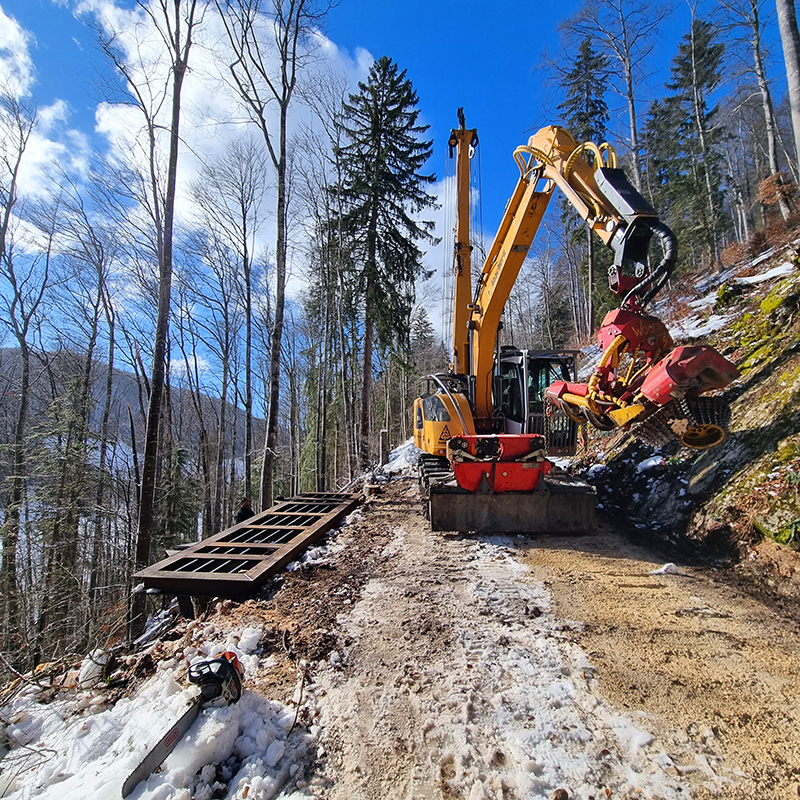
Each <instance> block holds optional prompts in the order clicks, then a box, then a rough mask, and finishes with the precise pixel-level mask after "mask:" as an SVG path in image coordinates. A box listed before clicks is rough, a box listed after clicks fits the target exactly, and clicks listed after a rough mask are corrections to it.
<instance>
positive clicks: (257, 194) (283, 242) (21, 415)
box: [0, 0, 800, 670]
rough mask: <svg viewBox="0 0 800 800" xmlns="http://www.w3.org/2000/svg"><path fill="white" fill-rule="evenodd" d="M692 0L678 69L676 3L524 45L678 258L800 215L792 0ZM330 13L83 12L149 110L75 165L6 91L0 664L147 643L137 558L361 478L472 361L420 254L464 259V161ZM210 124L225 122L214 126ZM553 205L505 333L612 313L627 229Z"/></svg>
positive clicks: (409, 91)
mask: <svg viewBox="0 0 800 800" xmlns="http://www.w3.org/2000/svg"><path fill="white" fill-rule="evenodd" d="M342 2H343V3H346V2H347V0H342ZM691 9H692V14H691V21H690V24H689V26H688V27H687V28H686V29H685V30H683V31H682V32H681V33H680V36H679V38H677V39H676V40H675V41H674V43H673V52H672V56H671V60H670V61H669V63H668V65H667V67H666V72H667V79H666V81H664V82H663V83H658V84H655V83H654V82H653V80H651V78H650V76H652V75H653V74H654V72H655V68H654V66H653V65H652V64H651V61H650V60H651V58H652V53H653V48H654V43H655V42H656V41H658V40H659V38H663V36H664V30H665V28H666V26H667V24H668V23H670V19H671V15H672V14H673V13H674V9H673V8H672V7H670V6H669V5H667V4H661V5H658V4H652V3H644V4H642V3H638V4H637V3H633V2H630V0H586V2H585V3H584V5H583V6H581V7H580V9H579V11H578V12H577V13H576V14H574V15H573V16H571V17H569V18H566V19H563V20H562V21H561V22H560V24H559V32H560V40H559V41H557V42H552V43H550V44H549V45H548V48H547V49H546V51H543V52H542V53H540V54H537V53H535V52H534V51H533V50H531V64H530V68H531V69H535V70H538V72H539V73H540V74H541V76H542V80H543V81H545V82H546V84H547V86H548V87H549V88H548V91H549V92H550V95H551V97H552V98H553V103H552V108H551V110H550V114H551V116H550V117H549V118H547V119H536V118H534V112H533V111H532V114H531V116H532V118H531V120H530V125H531V132H532V131H534V130H536V129H537V128H538V127H541V126H542V125H545V124H550V123H554V124H560V125H563V126H564V127H566V128H568V129H569V130H570V131H571V132H572V133H573V135H574V136H575V138H576V139H578V140H581V141H584V140H592V141H595V142H597V143H600V142H605V141H608V142H610V143H611V144H613V146H614V147H615V148H616V150H617V152H618V153H619V156H620V162H621V165H622V166H623V167H624V168H625V170H626V172H627V174H628V176H629V177H630V178H631V181H632V182H633V183H634V185H635V186H636V187H637V188H638V189H639V190H640V191H641V192H642V194H643V195H644V196H645V197H646V198H647V199H648V201H649V202H650V203H651V204H652V205H653V207H654V208H656V209H657V210H658V212H659V214H660V215H661V218H662V219H663V220H664V221H665V222H666V223H667V224H668V225H669V226H670V227H671V228H672V230H673V231H675V233H676V234H677V237H678V241H679V253H680V260H679V265H678V271H677V276H678V277H677V278H676V280H678V281H681V280H688V278H689V277H690V276H692V275H694V274H696V273H698V272H709V271H714V270H722V269H723V268H724V267H725V266H726V265H729V264H731V263H733V262H734V261H736V260H737V259H739V258H741V257H743V255H745V254H750V255H754V254H757V253H759V252H761V251H762V250H764V249H766V248H767V247H768V246H769V245H770V244H771V243H774V242H776V241H780V240H782V239H785V238H787V237H788V236H789V235H790V232H791V231H793V229H794V228H795V227H796V226H797V224H798V222H799V221H800V217H798V205H797V204H798V193H797V188H798V152H800V146H799V145H800V36H799V35H798V27H797V20H796V16H795V7H794V3H793V2H790V1H789V0H776V3H775V4H773V3H772V0H716V1H715V2H705V3H693V4H692V5H691ZM327 13H329V9H328V8H327V7H326V5H325V3H324V2H317V0H138V2H137V3H131V4H128V9H127V11H126V12H125V13H119V14H117V15H112V14H102V13H99V12H98V13H97V14H94V15H92V14H87V17H86V20H85V22H86V24H87V25H88V26H90V27H91V28H92V30H93V36H94V39H95V40H96V44H97V47H98V48H99V49H100V50H101V51H102V54H103V57H104V62H105V64H106V71H105V73H104V74H103V76H100V77H98V80H102V82H103V86H102V93H103V95H104V97H105V98H106V101H105V105H104V108H105V109H106V112H107V114H109V115H111V114H114V115H116V117H115V119H116V121H117V122H119V120H122V121H123V122H124V124H123V125H117V126H116V127H115V128H114V132H113V134H111V135H113V136H116V137H119V138H118V141H117V142H116V144H117V145H118V146H117V147H115V148H113V149H108V150H106V151H102V152H101V151H97V152H91V153H89V154H88V155H87V156H85V157H83V158H80V159H79V158H77V157H75V153H70V152H59V153H49V154H46V153H43V152H42V149H41V147H40V146H39V143H40V142H41V140H42V134H43V132H44V131H46V128H47V125H48V124H49V117H48V114H47V113H44V112H43V110H42V109H41V108H39V107H38V106H37V99H36V94H35V91H33V92H27V91H22V90H21V89H20V87H19V86H18V85H16V84H15V83H14V80H13V76H12V78H11V79H9V80H7V81H6V84H5V85H4V86H2V87H0V93H1V94H2V96H0V128H1V129H2V130H1V133H0V153H1V154H2V159H1V160H0V303H1V304H2V313H1V314H0V317H1V318H2V323H3V327H2V330H3V339H2V341H0V382H2V393H1V394H0V495H1V496H0V546H1V547H2V560H1V561H0V582H2V595H1V602H2V605H1V606H0V657H2V662H3V663H2V664H0V669H2V670H23V669H25V670H27V669H31V668H32V667H34V666H35V665H37V664H39V663H42V662H47V661H50V660H53V659H56V658H63V657H65V655H67V654H70V653H85V652H89V651H90V650H91V649H92V648H93V647H95V646H105V645H106V644H107V642H109V641H111V640H113V639H114V638H115V637H124V636H126V635H132V634H134V635H135V634H136V633H137V631H140V630H141V626H142V625H143V618H142V611H143V603H144V596H143V595H142V594H140V593H136V592H135V591H134V589H135V587H134V585H133V578H132V576H133V574H134V572H135V571H136V570H137V569H139V568H141V567H143V566H146V565H148V564H150V563H153V562H154V561H156V560H158V559H160V558H161V557H162V556H163V554H164V552H165V550H166V549H167V548H172V547H175V546H176V545H178V544H181V543H186V542H193V541H196V540H197V539H199V538H202V537H207V536H210V535H212V534H213V533H216V532H218V531H220V530H222V529H224V528H225V527H227V526H229V525H230V524H232V521H233V518H234V516H235V514H236V512H237V510H238V509H239V506H240V504H241V502H242V500H243V499H244V498H245V497H247V498H252V502H253V507H254V508H255V509H256V510H258V509H265V508H268V507H269V506H270V505H271V504H272V502H273V499H274V498H277V497H283V496H290V495H292V494H294V493H297V492H299V491H326V490H339V489H344V488H346V487H348V486H349V485H350V484H351V482H352V481H354V479H355V478H356V477H357V476H358V475H360V474H361V473H362V472H363V471H364V470H365V469H368V468H369V466H370V465H371V464H374V463H375V461H376V459H377V457H378V446H379V433H380V431H381V430H388V431H389V440H390V442H391V443H392V445H396V444H399V443H401V442H403V441H405V440H406V439H408V438H409V437H410V436H411V433H412V429H411V422H412V421H411V407H412V403H413V399H414V397H415V396H416V395H417V394H418V392H419V385H418V381H417V379H418V378H420V377H421V376H424V375H427V374H428V373H431V372H437V371H443V370H446V369H447V365H448V362H449V359H450V354H449V351H448V348H449V342H450V339H449V332H448V330H447V329H446V325H447V318H448V313H449V311H448V310H447V306H446V297H445V301H444V302H443V301H441V300H440V299H439V294H441V293H442V280H441V278H439V277H436V278H434V277H432V275H433V272H434V267H435V266H436V265H435V264H433V263H432V262H431V261H430V260H426V254H428V253H429V252H431V251H432V250H433V249H434V248H437V247H441V248H443V249H445V250H446V251H447V252H448V258H449V257H450V255H449V254H450V250H451V249H452V234H451V229H452V214H453V209H452V208H451V207H450V206H451V205H452V200H451V198H450V195H451V194H452V192H450V191H449V190H448V189H447V188H446V187H447V186H449V185H450V184H451V183H452V175H448V174H447V170H448V169H450V165H449V164H447V165H445V164H444V163H442V164H439V163H435V161H434V159H433V158H432V153H433V144H434V143H433V140H432V138H431V133H430V130H429V128H428V126H427V125H426V124H425V122H424V119H425V117H424V113H425V109H424V104H423V101H422V100H421V99H420V97H419V95H418V93H417V91H416V90H415V86H414V79H415V76H414V75H413V74H410V72H409V71H408V70H407V68H406V67H405V65H404V64H402V63H398V62H397V61H395V59H394V58H393V56H392V53H386V54H379V55H378V56H377V57H376V59H375V60H374V61H373V62H372V63H371V65H370V66H368V68H367V69H366V70H365V75H364V76H363V77H361V79H359V80H355V81H349V80H348V79H347V78H346V77H345V76H343V75H341V74H338V73H337V72H335V71H334V70H332V69H331V68H330V65H329V64H328V63H327V62H326V57H325V47H324V41H323V40H324V35H323V33H322V32H324V30H325V20H326V14H327ZM212 68H213V70H215V71H214V74H213V81H211V79H210V78H209V71H210V70H211V69H212ZM201 72H202V73H203V76H204V79H205V80H208V81H209V83H208V85H214V86H215V87H216V88H215V89H214V90H213V91H211V90H209V92H208V96H207V98H206V100H207V102H208V104H209V105H208V108H207V109H204V110H203V111H202V114H200V113H199V112H198V108H197V91H195V90H192V93H191V98H192V100H191V102H188V101H187V97H188V96H189V95H190V89H191V88H192V86H191V84H192V81H199V79H200V74H201ZM510 79H513V78H510ZM521 102H524V98H522V99H521ZM460 103H461V101H460V99H459V98H458V97H453V99H452V106H453V126H455V124H456V116H455V112H456V107H457V106H458V105H459V104H460ZM209 109H211V110H209ZM213 112H216V113H217V114H218V116H217V117H214V116H213ZM469 112H470V109H467V113H468V114H469ZM492 113H495V114H500V113H502V112H501V110H500V109H493V110H492ZM198 116H201V117H202V119H203V123H202V124H203V125H205V126H206V127H207V131H208V132H207V135H206V136H205V138H203V137H198V136H196V135H194V136H191V137H190V132H191V133H196V131H197V128H198V125H199V123H198ZM554 116H555V118H554ZM109 118H110V117H109ZM468 121H469V122H471V123H473V124H475V125H477V126H480V119H479V118H477V119H476V118H474V116H473V118H471V119H469V120H468ZM98 125H102V119H101V117H100V116H98ZM220 126H226V130H227V131H228V133H227V134H226V136H225V137H224V138H222V137H218V136H216V135H215V133H214V131H215V130H216V129H217V127H220ZM231 130H233V131H235V135H231V134H230V131H231ZM189 139H191V142H189ZM220 141H224V147H221V146H220V145H219V142H220ZM509 156H510V154H509ZM45 159H49V161H48V167H47V175H48V181H47V185H46V186H45V187H42V186H36V187H32V186H31V184H30V182H26V181H25V180H24V176H25V174H26V171H29V170H31V169H32V167H33V166H34V165H39V166H40V165H41V163H42V161H43V160H45ZM509 165H510V166H509V174H510V178H509V180H512V179H513V164H511V161H510V157H509ZM448 182H449V183H448ZM510 185H511V183H509V186H510ZM554 205H555V208H554V209H553V210H552V211H551V213H550V215H549V217H548V223H547V235H546V236H544V235H543V236H542V237H540V241H538V242H537V245H536V247H535V248H534V250H535V252H534V255H533V257H531V258H530V259H529V260H528V262H527V263H526V265H525V267H524V268H523V273H522V274H521V276H520V278H519V280H518V282H517V285H516V287H515V290H514V293H513V295H512V298H511V300H510V302H509V304H508V306H507V308H506V312H505V320H504V328H503V334H502V335H503V337H505V338H506V339H507V341H509V342H510V341H514V342H515V343H517V344H524V346H526V347H530V348H558V347H567V346H570V347H575V346H580V345H582V344H586V343H587V342H588V341H590V339H591V336H592V333H593V332H594V331H595V330H596V328H597V325H598V322H599V320H601V319H602V317H603V315H604V314H605V313H606V311H608V310H609V309H610V308H612V307H613V306H615V305H616V302H615V298H614V297H613V296H612V295H611V294H610V293H609V292H608V289H607V287H606V269H607V266H608V263H609V262H608V258H609V257H608V255H607V254H606V251H605V249H604V248H603V247H602V245H601V244H600V243H599V240H596V241H592V239H591V237H587V230H586V227H585V225H584V224H583V222H582V221H581V220H580V219H579V218H578V217H577V215H575V214H574V212H571V211H570V210H569V209H568V208H567V207H566V205H563V206H561V205H559V204H554ZM500 210H501V209H495V211H496V212H498V213H499V211H500ZM440 212H441V214H442V215H443V216H444V218H445V224H444V225H440V226H437V225H435V224H434V219H435V217H436V215H437V214H439V213H440ZM448 215H449V216H448ZM476 218H477V212H476ZM487 218H488V214H487V213H484V215H483V219H487ZM484 234H485V235H486V236H487V237H488V241H489V242H490V241H491V236H492V232H491V231H484ZM477 249H478V250H479V249H480V247H478V248H477ZM480 266H481V259H480V257H476V258H473V268H477V269H478V270H479V269H480ZM433 284H435V286H434V288H433V289H431V286H432V285H433ZM446 292H447V282H446V281H445V288H444V294H445V296H446ZM434 297H435V299H434ZM440 306H444V309H445V310H444V311H443V312H442V311H441V309H440ZM440 315H441V322H442V326H443V328H444V329H443V330H441V331H440V330H438V327H437V326H438V323H439V321H440Z"/></svg>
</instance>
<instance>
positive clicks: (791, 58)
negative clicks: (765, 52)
mask: <svg viewBox="0 0 800 800" xmlns="http://www.w3.org/2000/svg"><path fill="white" fill-rule="evenodd" d="M775 8H776V9H777V11H778V28H779V30H780V34H781V45H782V46H783V60H784V62H785V64H786V81H787V84H788V88H789V105H790V107H791V111H792V131H793V133H794V149H795V163H797V158H798V154H800V32H798V29H797V12H796V10H795V5H794V0H775Z"/></svg>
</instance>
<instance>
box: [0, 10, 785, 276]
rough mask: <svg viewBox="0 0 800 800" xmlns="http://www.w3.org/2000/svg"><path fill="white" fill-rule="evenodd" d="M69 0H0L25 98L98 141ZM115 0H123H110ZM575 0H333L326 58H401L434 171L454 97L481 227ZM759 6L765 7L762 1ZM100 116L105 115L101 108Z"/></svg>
mask: <svg viewBox="0 0 800 800" xmlns="http://www.w3.org/2000/svg"><path fill="white" fill-rule="evenodd" d="M87 1H88V2H92V3H94V4H96V5H99V4H103V3H105V4H109V3H110V2H111V0H84V2H87ZM75 5H76V2H75V0H0V8H1V9H2V10H3V11H4V12H5V13H6V14H9V15H11V16H12V17H14V18H16V19H17V21H18V22H19V23H20V25H21V26H22V27H23V28H24V29H25V30H26V31H27V32H28V34H29V37H30V38H29V42H28V44H27V50H28V51H29V54H30V59H31V61H32V62H33V67H34V71H35V82H34V83H33V84H32V85H31V86H30V89H29V91H30V95H31V96H32V98H33V99H34V100H35V101H36V102H37V103H38V105H39V106H40V107H47V106H51V105H52V104H54V103H55V102H56V101H59V100H60V101H65V103H66V107H65V108H66V110H65V111H64V112H63V117H64V119H63V120H62V121H61V124H62V126H63V127H65V128H69V129H70V130H72V131H73V141H78V139H79V137H77V136H74V131H75V130H77V131H78V132H80V133H81V134H82V135H84V136H85V137H86V141H87V142H88V143H89V144H92V143H98V144H99V145H101V146H102V145H104V144H105V142H104V141H103V140H102V138H101V137H100V135H99V134H98V133H97V132H96V130H95V124H96V117H95V112H96V108H97V104H98V102H100V101H101V100H103V99H104V97H105V96H104V92H103V90H102V88H101V85H102V79H101V76H102V75H105V76H106V77H108V76H109V75H110V74H111V73H110V70H109V68H108V66H107V64H106V62H105V61H104V59H103V58H102V56H101V55H100V53H99V52H98V50H97V48H96V46H95V44H94V41H95V35H94V32H93V31H92V30H91V29H90V28H88V27H87V26H86V25H85V24H83V23H82V22H80V21H78V20H76V19H75V18H74V16H73V13H72V8H74V7H75ZM118 5H127V6H132V5H133V3H132V0H118ZM579 6H580V0H563V2H561V3H559V4H558V5H557V6H556V7H552V6H551V4H546V3H541V2H534V3H531V4H527V5H525V4H520V3H518V2H516V1H514V2H512V1H511V0H494V2H491V3H489V2H486V1H485V0H460V2H444V1H443V0H427V1H426V0H403V2H396V1H394V2H393V1H392V0H385V1H384V2H380V0H340V2H339V3H338V5H336V6H335V7H334V8H333V9H332V10H331V11H330V13H329V14H328V16H327V17H326V19H325V21H324V25H323V32H324V34H325V35H326V36H327V37H328V38H329V39H330V40H331V42H333V44H334V45H335V48H336V53H335V56H336V59H337V60H338V61H337V63H338V65H339V66H340V67H341V69H342V71H343V72H344V73H345V74H346V75H347V77H348V79H349V80H350V81H351V83H352V85H353V88H355V81H357V80H358V79H359V78H363V77H364V76H365V71H366V68H367V66H368V64H369V59H366V58H365V57H364V56H365V53H368V54H369V55H370V56H372V57H375V58H378V57H380V56H382V55H387V56H389V57H391V58H392V59H393V60H394V61H395V62H396V63H398V64H399V66H400V67H401V68H404V69H406V70H407V72H408V76H409V77H410V79H411V80H412V82H413V84H414V86H415V88H416V90H417V93H418V95H419V101H420V109H421V112H422V118H423V120H424V122H425V123H427V124H429V125H430V130H429V132H428V135H429V136H430V138H432V139H433V141H434V157H433V159H432V161H431V163H430V164H429V166H428V170H429V171H430V172H432V173H435V174H436V175H437V176H438V177H439V178H440V179H442V178H444V176H445V170H446V155H447V140H448V136H449V131H450V128H451V127H454V126H455V125H456V124H457V119H456V109H457V108H458V107H459V106H463V107H464V108H465V111H466V117H467V125H468V126H469V127H477V128H478V131H479V135H480V141H481V145H480V151H481V159H480V163H481V170H482V175H481V186H482V195H483V196H482V206H483V211H482V219H483V222H484V225H485V227H486V229H487V232H488V235H491V232H492V231H493V230H494V229H496V226H497V224H498V223H499V220H500V218H501V215H502V213H503V209H504V207H505V204H506V200H507V199H508V197H509V196H510V194H511V191H512V190H513V187H514V185H515V183H516V180H517V176H518V173H517V168H516V166H515V165H514V162H513V160H512V153H513V150H514V148H515V147H516V146H517V145H519V144H521V143H524V142H525V141H526V140H527V137H528V135H529V134H530V133H532V132H533V131H535V130H537V129H538V128H539V127H542V126H543V125H546V124H550V123H552V122H557V121H558V113H557V106H558V104H559V103H560V102H561V100H562V97H561V96H560V94H559V92H558V90H557V88H555V87H554V86H553V84H552V82H548V81H546V73H545V72H544V70H543V69H542V68H541V64H542V61H543V54H544V51H545V48H546V49H547V50H548V51H549V53H550V54H551V56H557V55H558V53H559V51H560V44H559V34H558V30H557V26H558V23H559V22H560V21H561V20H563V19H565V18H566V17H568V16H570V15H571V14H573V13H575V12H576V11H577V9H578V8H579ZM709 7H710V8H711V7H713V6H709ZM767 7H768V8H770V9H771V8H772V6H771V3H769V2H768V3H767ZM553 8H555V10H552V9H553ZM690 20H691V15H690V7H689V4H688V3H686V2H681V3H677V4H676V5H675V6H674V11H673V13H672V16H671V18H670V20H669V22H668V23H667V24H666V25H665V26H664V28H663V29H662V33H661V36H660V37H659V39H658V41H657V43H656V48H655V50H654V52H653V54H652V57H651V58H650V59H649V67H650V69H651V71H652V73H653V74H652V75H651V77H650V78H649V80H648V82H647V85H644V84H643V85H642V86H641V91H642V99H641V102H640V106H639V111H640V114H641V115H642V116H644V114H645V112H646V108H647V104H648V103H649V101H650V99H652V98H653V97H654V96H660V95H661V94H662V93H663V82H664V80H665V79H666V78H667V77H668V70H669V63H670V61H671V59H672V58H673V57H674V55H675V53H676V51H677V45H678V42H679V40H680V38H681V36H683V35H684V34H685V33H686V32H687V31H688V28H689V25H690ZM768 41H771V43H772V59H771V61H770V62H769V66H768V69H769V75H770V77H771V78H772V79H773V80H775V81H776V86H777V88H778V91H777V92H776V97H777V99H780V96H781V94H782V84H783V65H782V61H781V53H780V46H779V44H778V43H777V34H776V32H775V25H774V22H773V24H772V25H771V27H770V33H769V36H768ZM3 57H4V53H3V42H2V31H0V59H2V58H3ZM193 57H194V56H193ZM728 88H729V87H728ZM608 100H609V103H612V104H614V105H615V108H614V112H615V115H614V118H613V119H612V121H611V123H610V128H611V129H612V130H614V131H616V133H617V140H616V141H614V140H613V139H612V141H614V143H615V144H617V145H619V144H620V141H619V136H620V135H624V132H625V128H626V124H625V109H624V107H623V106H622V104H621V103H619V102H618V100H617V99H615V97H614V95H613V94H612V93H609V95H608ZM105 123H106V125H108V124H109V122H108V119H106V120H105ZM117 125H118V126H119V125H120V123H119V121H118V122H117ZM106 130H107V129H106ZM68 150H69V146H68V147H67V151H68ZM190 171H191V165H189V166H188V167H187V173H188V172H190ZM434 216H436V218H437V220H436V221H437V223H438V224H439V231H438V233H439V235H440V236H442V237H443V239H444V241H443V244H442V246H441V250H440V252H438V253H434V252H432V253H431V254H429V257H428V263H427V266H428V267H432V268H434V269H441V268H444V266H443V265H444V263H446V262H447V261H448V260H449V256H448V253H449V250H450V248H451V247H452V244H451V238H450V233H449V231H448V230H447V228H448V225H447V224H446V222H445V221H444V219H443V214H442V213H441V212H439V213H437V214H435V215H434Z"/></svg>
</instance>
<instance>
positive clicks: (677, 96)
mask: <svg viewBox="0 0 800 800" xmlns="http://www.w3.org/2000/svg"><path fill="white" fill-rule="evenodd" d="M724 53H725V45H724V44H723V43H722V42H720V41H718V39H717V30H716V28H715V27H714V25H712V23H710V22H707V21H703V20H699V19H694V20H692V25H691V28H690V30H689V33H687V34H686V35H685V36H684V37H683V39H682V40H681V42H680V44H679V45H678V55H677V56H676V57H675V58H674V59H673V61H672V67H671V70H670V75H671V79H670V82H669V83H667V84H666V87H667V89H669V90H671V91H672V92H673V93H674V94H673V95H672V96H671V97H669V98H667V99H666V100H665V103H664V109H665V110H667V111H669V112H670V113H669V116H670V117H671V124H670V125H669V129H671V130H672V131H673V133H672V135H673V137H675V138H676V139H677V141H678V142H679V143H680V157H681V158H682V159H683V160H684V165H683V168H682V169H681V171H680V175H679V176H675V178H674V179H673V180H672V183H671V185H670V187H669V193H670V195H671V201H672V209H673V213H674V212H676V211H677V212H679V213H680V215H681V220H680V225H679V226H678V227H681V228H683V229H684V231H685V234H686V235H687V237H688V239H689V240H690V241H689V242H688V243H689V244H690V245H695V247H694V248H693V249H695V250H697V247H696V245H697V244H698V243H699V242H702V243H703V245H704V249H705V252H706V254H707V257H708V260H709V261H710V263H711V264H712V265H713V266H715V267H717V268H719V266H720V261H719V235H720V233H721V231H722V229H723V228H724V217H723V213H722V209H723V196H722V190H721V186H722V170H721V164H722V156H721V153H720V143H721V140H722V137H723V135H724V131H723V129H722V127H721V126H719V125H716V124H715V117H716V115H717V110H718V107H717V106H710V105H709V99H708V98H709V96H710V95H711V94H712V93H713V91H714V90H715V89H716V88H717V87H718V85H719V83H720V80H721V78H722V59H723V55H724ZM667 138H669V137H667Z"/></svg>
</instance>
